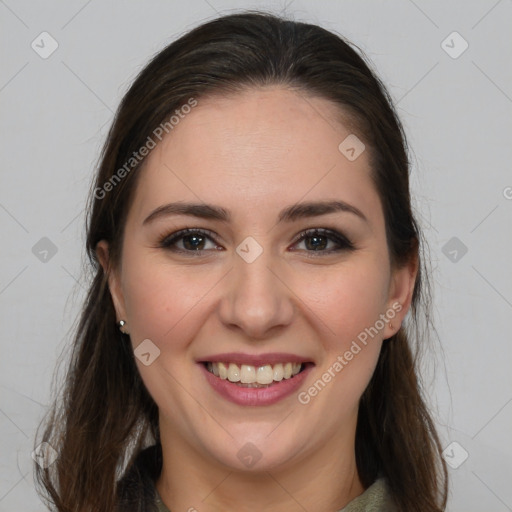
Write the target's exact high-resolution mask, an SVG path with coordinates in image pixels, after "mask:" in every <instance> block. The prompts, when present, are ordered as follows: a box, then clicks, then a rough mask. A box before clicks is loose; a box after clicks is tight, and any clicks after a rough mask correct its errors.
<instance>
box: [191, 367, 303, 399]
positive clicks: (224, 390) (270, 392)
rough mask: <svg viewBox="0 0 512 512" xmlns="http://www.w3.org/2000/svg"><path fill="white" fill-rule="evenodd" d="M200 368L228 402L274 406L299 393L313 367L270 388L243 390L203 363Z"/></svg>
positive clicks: (212, 385)
mask: <svg viewBox="0 0 512 512" xmlns="http://www.w3.org/2000/svg"><path fill="white" fill-rule="evenodd" d="M199 367H200V368H201V370H202V371H203V373H204V375H205V377H206V380H207V381H208V382H209V383H210V385H211V387H212V388H213V389H214V390H215V391H217V393H219V395H221V396H222V397H224V398H226V399H227V400H229V401H231V402H234V403H235V404H238V405H272V404H275V403H276V402H279V400H282V399H283V398H286V397H287V396H289V395H291V394H292V393H294V392H295V391H297V390H298V389H299V387H300V386H301V384H302V383H303V382H304V379H305V378H306V377H307V376H308V374H309V372H310V370H311V368H312V367H313V365H310V364H308V365H307V366H306V368H305V369H304V370H302V371H301V372H300V373H297V375H295V376H294V377H291V378H290V379H283V380H281V381H279V382H275V383H274V384H272V385H271V386H269V387H268V388H243V387H240V386H237V385H236V384H233V383H232V382H230V381H229V380H227V379H226V380H224V379H221V378H220V377H216V376H215V375H214V374H213V373H211V372H209V371H208V370H207V369H206V367H205V365H204V364H202V363H199Z"/></svg>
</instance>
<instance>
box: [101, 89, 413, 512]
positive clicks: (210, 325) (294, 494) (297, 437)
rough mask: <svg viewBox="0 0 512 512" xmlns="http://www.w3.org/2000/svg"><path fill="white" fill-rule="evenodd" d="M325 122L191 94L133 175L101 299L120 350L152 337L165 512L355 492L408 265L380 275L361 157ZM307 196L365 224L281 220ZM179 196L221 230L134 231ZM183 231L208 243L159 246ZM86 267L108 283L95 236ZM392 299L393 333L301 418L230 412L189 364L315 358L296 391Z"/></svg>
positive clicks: (235, 99) (312, 105) (200, 222)
mask: <svg viewBox="0 0 512 512" xmlns="http://www.w3.org/2000/svg"><path fill="white" fill-rule="evenodd" d="M335 112H336V110H335V107H334V106H333V104H331V103H330V102H329V101H328V100H325V99H322V98H318V97H309V96H308V97H306V96H304V95H303V94H299V93H297V92H294V91H292V90H288V89H285V88H281V87H266V88H261V89H250V90H246V91H244V92H242V93H239V94H236V95H230V96H228V97H218V96H217V97H211V98H208V99H199V100H198V106H197V107H195V108H194V109H193V110H192V111H191V113H189V114H188V115H187V116H185V118H184V119H182V120H180V122H179V124H178V125H177V126H176V127H175V128H174V130H173V131H172V132H170V133H169V135H167V137H166V138H164V139H163V141H162V142H161V143H159V144H158V145H157V147H156V148H155V149H154V150H152V152H151V153H150V155H149V156H148V159H147V161H146V166H145V167H144V169H143V170H142V173H143V176H142V179H141V181H140V182H139V184H138V187H137V190H136V194H135V199H134V201H133V203H132V205H131V208H130V211H129V214H128V218H127V223H126V226H125V237H124V243H123V248H122V259H121V265H120V266H119V268H116V269H115V270H114V271H112V272H111V273H110V275H109V286H110V291H111V294H112V299H113V302H114V305H115V308H116V313H117V317H118V320H119V319H124V320H125V321H126V322H127V328H128V331H129V333H130V337H131V341H132V345H133V347H134V348H136V347H137V346H138V345H139V344H140V343H141V342H142V341H143V340H145V339H150V340H151V341H152V342H153V343H154V344H155V345H156V346H157V347H158V348H159V350H160V355H159V357H157V358H156V359H155V360H154V362H153V363H152V364H150V365H149V366H145V365H143V364H142V363H141V361H140V360H139V359H137V358H136V362H137V365H138V369H139V371H140V374H141V376H142V379H143V381H144V383H145V385H146V386H147V389H148V390H149V392H150V394H151V395H152V397H153V398H154V400H155V402H156V403H157V405H158V407H159V411H160V420H159V421H160V431H161V441H162V448H163V459H164V462H163V468H162V473H161V475H160V477H159V479H158V480H157V483H156V486H157V489H158V491H159V493H160V495H161V496H162V498H163V501H164V502H165V504H166V505H167V506H168V508H170V509H171V510H172V511H173V512H174V511H177V510H184V511H185V510H193V509H191V507H194V508H195V509H196V510H198V511H221V510H224V511H225V510H237V511H254V510H270V509H272V510H280V511H283V512H287V511H297V510H315V511H318V512H332V511H334V510H339V509H340V508H342V507H343V506H345V505H346V504H347V503H348V502H349V501H351V500H352V499H354V498H355V497H357V496H358V495H360V494H361V493H362V492H363V491H364V488H363V486H362V484H361V482H360V480H359V477H358V474H357V469H356V463H355V452H354V439H355V428H356V421H357V407H358V401H359V399H360V397H361V395H362V393H363V391H364V389H365V388H366V386H367V384H368V382H369V380H370V378H371V376H372V373H373V371H374V368H375V365H376V362H377V359H378V355H379V351H380V348H381V345H382V342H383V340H384V339H387V338H389V337H391V336H392V335H393V334H394V333H395V332H396V331H397V330H398V328H399V327H400V324H401V322H402V320H403V318H404V317H405V315H406V313H407V310H408V309H409V306H410V301H411V297H412V291H413V287H414V281H415V278H416V272H417V266H416V261H412V262H411V263H410V264H409V265H408V266H405V267H403V268H401V269H392V268H391V266H390V261H389V256H388V248H387V243H386V238H385V225H384V216H383V212H382V207H381V204H380V200H379V196H378V194H377V191H376V190H375V188H374V185H373V183H372V181H371V179H370V168H369V164H368V154H367V153H368V151H365V152H363V153H362V154H361V156H359V158H357V159H356V160H355V161H353V162H350V161H349V160H348V159H347V158H346V157H345V156H344V155H343V154H342V153H341V152H340V151H339V150H338V145H339V144H340V142H341V141H343V140H344V139H345V137H347V135H349V134H350V133H351V132H350V130H349V129H348V128H346V127H345V126H344V125H342V124H341V123H340V122H339V118H338V119H335V117H334V114H335ZM320 200H343V201H345V202H347V203H350V204H351V205H353V206H355V207H356V208H358V209H359V210H360V211H361V212H362V213H363V214H364V215H365V216H366V218H367V222H365V221H364V220H362V219H360V218H359V217H357V216H356V215H353V214H351V213H346V212H335V213H329V214H326V215H322V216H318V217H310V218H305V219H299V220H296V221H294V222H289V223H286V222H283V223H277V216H278V213H279V211H280V210H281V209H283V208H284V207H286V206H289V205H293V204H295V203H297V202H304V201H320ZM174 201H191V202H206V203H208V204H215V205H218V206H221V207H223V208H225V209H228V210H229V211H230V212H231V215H232V220H231V221H230V222H229V223H223V222H221V221H218V220H210V219H208V220H206V219H199V218H195V217H191V216H183V215H173V216H168V217H163V218H159V219H157V220H155V221H154V222H151V223H149V224H147V225H145V226H143V224H142V223H143V221H144V219H145V218H146V217H147V216H148V215H149V214H150V213H151V212H152V211H153V210H154V209H155V208H157V207H159V206H161V205H164V204H166V203H169V202H174ZM186 227H189V228H203V229H207V230H210V231H212V232H213V234H214V237H212V239H208V238H206V239H205V240H204V245H203V246H201V247H202V248H203V249H204V251H203V253H202V254H200V255H199V256H197V255H196V256H194V254H192V253H193V250H191V249H190V245H188V247H189V253H187V254H182V253H176V252H172V251H171V250H170V249H168V248H167V249H165V248H160V247H158V241H159V237H161V236H164V235H168V234H171V233H173V232H176V231H178V230H181V229H183V228H186ZM310 228H326V229H332V230H336V231H338V232H340V233H341V234H343V235H345V236H346V237H348V238H349V240H351V241H352V242H353V243H354V245H355V247H356V249H355V250H354V251H346V250H342V251H339V252H329V249H332V248H336V247H337V244H336V242H335V241H329V239H325V238H322V239H321V242H322V243H328V244H329V245H328V246H322V249H320V251H314V250H313V248H312V244H311V238H309V239H306V240H303V241H300V242H297V243H296V242H295V240H296V236H297V235H298V234H300V233H302V232H303V231H304V230H306V229H310ZM248 236H252V237H253V238H254V239H255V240H256V241H257V242H258V243H259V244H260V246H261V247H262V249H263V253H262V254H261V255H260V256H259V257H258V258H257V259H256V260H255V261H254V262H252V263H248V262H246V261H245V260H244V259H242V258H241V257H240V256H239V255H238V254H237V253H236V252H235V249H236V248H237V246H238V245H239V244H240V243H241V242H242V241H243V240H244V239H245V238H246V237H248ZM308 240H309V242H308ZM189 242H190V240H189ZM183 244H184V240H183V239H181V240H180V241H178V243H177V247H178V248H180V249H182V250H186V247H185V246H184V245H183ZM215 248H221V250H215ZM322 251H323V252H322ZM97 254H98V257H99V259H100V261H101V264H102V265H103V267H104V269H105V270H106V269H107V264H108V244H107V242H106V241H104V240H103V241H101V242H100V243H99V244H98V247H97ZM196 254H197V253H196ZM397 302H398V303H400V304H401V305H402V309H401V311H400V312H399V313H397V314H396V316H395V318H394V319H393V320H392V324H393V327H392V328H390V326H389V324H386V325H385V327H384V328H383V329H382V330H380V331H379V334H378V335H377V336H375V337H374V338H373V339H371V341H370V342H369V343H368V344H367V345H366V346H365V347H364V348H363V349H362V350H361V352H359V353H358V354H357V355H356V356H354V358H353V359H352V360H351V361H350V362H349V363H348V364H347V365H346V366H345V367H344V368H343V370H342V371H341V372H339V373H337V374H336V376H335V377H334V378H333V379H332V380H331V382H329V383H328V384H327V385H326V386H325V387H324V389H322V391H321V392H319V393H318V395H317V396H315V397H313V398H312V399H311V401H310V402H309V403H308V404H306V405H303V404H301V403H299V401H298V400H297V394H296V393H294V394H292V395H291V396H289V397H287V398H285V399H283V400H281V401H280V402H278V403H276V404H273V405H270V406H253V407H249V406H240V405H236V404H234V403H231V402H229V401H227V400H225V399H224V398H222V397H220V396H219V395H218V394H217V393H216V392H215V391H213V390H212V388H211V387H210V385H209V384H208V383H207V381H206V379H205V378H204V376H203V374H202V373H201V371H200V370H199V368H198V367H197V364H196V362H195V361H196V360H197V359H200V358H201V357H202V356H205V355H211V354H214V353H221V352H235V351H236V352H245V353H249V354H260V353H263V352H291V353H294V354H299V355H301V356H303V357H304V359H305V360H310V361H314V363H315V367H314V368H313V370H312V371H311V373H310V375H309V376H308V378H307V380H306V382H305V383H304V384H303V386H302V387H301V389H300V390H299V391H304V390H307V389H308V388H309V387H310V386H311V385H312V384H313V383H314V382H315V381H316V380H317V379H319V378H320V377H321V375H322V374H323V373H324V372H325V371H326V370H327V369H328V368H329V367H332V365H333V363H334V362H335V361H336V359H337V357H338V356H339V355H340V354H344V353H345V352H346V351H347V350H348V349H349V347H350V345H351V343H352V341H353V340H355V339H356V338H357V336H358V334H359V333H361V332H362V331H364V329H365V328H368V327H370V326H373V325H374V324H375V322H376V320H377V319H378V318H379V315H380V314H383V313H385V312H386V311H387V310H389V308H391V307H392V305H393V304H394V303H395V304H396V303H397ZM248 442H251V443H253V444H254V445H255V446H256V447H257V449H258V450H259V452H260V453H261V459H260V460H259V461H258V462H257V464H255V465H254V466H252V467H251V468H248V467H246V466H245V465H244V464H243V463H242V462H241V461H240V460H239V458H238V457H237V452H238V450H240V449H241V448H242V447H243V446H244V445H245V444H246V443H248Z"/></svg>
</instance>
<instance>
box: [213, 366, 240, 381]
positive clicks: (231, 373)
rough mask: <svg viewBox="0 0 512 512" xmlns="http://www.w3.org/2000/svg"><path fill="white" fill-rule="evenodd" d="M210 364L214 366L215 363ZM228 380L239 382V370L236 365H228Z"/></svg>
mask: <svg viewBox="0 0 512 512" xmlns="http://www.w3.org/2000/svg"><path fill="white" fill-rule="evenodd" d="M212 364H215V363H212ZM228 380H229V381H230V382H239V381H240V368H239V367H238V366H237V365H236V364H233V363H229V367H228Z"/></svg>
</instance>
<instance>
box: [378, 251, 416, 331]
mask: <svg viewBox="0 0 512 512" xmlns="http://www.w3.org/2000/svg"><path fill="white" fill-rule="evenodd" d="M417 275H418V243H416V246H415V249H414V251H413V254H412V256H411V258H410V259H409V261H408V262H407V263H406V264H405V265H404V266H402V267H400V268H395V269H393V270H392V274H391V279H390V285H389V294H388V304H387V305H388V308H390V309H392V310H394V311H395V312H396V314H395V317H394V318H393V319H391V318H390V320H389V322H391V324H392V326H393V327H392V329H390V328H389V324H387V325H386V332H385V333H384V339H387V338H390V337H391V336H393V335H394V334H396V333H397V332H398V330H399V329H400V327H401V325H402V322H403V321H404V318H405V316H406V315H407V312H408V311H409V308H410V306H411V302H412V296H413V292H414V285H415V284H416V277H417Z"/></svg>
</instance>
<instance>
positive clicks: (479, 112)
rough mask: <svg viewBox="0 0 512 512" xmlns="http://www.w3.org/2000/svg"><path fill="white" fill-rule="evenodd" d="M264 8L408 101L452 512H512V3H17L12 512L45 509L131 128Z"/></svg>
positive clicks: (12, 55) (10, 189)
mask: <svg viewBox="0 0 512 512" xmlns="http://www.w3.org/2000/svg"><path fill="white" fill-rule="evenodd" d="M246 7H251V8H266V9H269V10H271V11H274V12H281V13H283V12H284V13H287V14H289V15H291V16H293V17H294V18H296V19H299V20H305V21H311V22H314V23H318V24H320V25H323V26H324V27H326V28H328V29H332V30H336V31H338V32H339V33H341V34H343V35H345V36H346V37H348V38H349V39H351V40H352V41H354V42H355V43H356V44H358V45H359V46H360V47H361V48H362V49H363V50H364V51H366V52H367V54H368V55H369V56H370V58H371V59H372V60H373V62H374V63H375V66H376V68H377V70H378V71H379V73H380V76H381V77H382V78H383V80H384V82H385V83H386V84H387V86H388V87H389V90H390V92H391V93H392V95H393V97H394V98H395V101H396V102H397V104H398V110H399V114H400V116H401V118H402V120H403V122H404V124H405V127H406V130H407V133H408V134H409V140H410V143H411V146H412V149H413V151H414V153H413V162H414V166H413V175H412V186H413V194H414V196H415V206H416V209H417V211H418V215H419V217H420V221H421V224H422V226H423V228H424V230H425V235H426V237H427V239H428V241H429V245H430V248H431V257H432V263H433V269H434V283H435V297H434V298H435V321H436V325H437V329H438V332H439V336H440V341H441V345H442V350H440V349H438V350H437V351H436V354H433V355H432V356H431V358H430V360H429V361H433V360H434V359H436V360H437V366H436V371H435V373H434V372H433V371H432V368H433V365H432V364H430V363H429V364H428V365H426V366H427V368H426V369H427V370H428V371H427V372H426V374H427V390H428V393H429V395H430V397H431V402H432V406H433V408H434V412H435V415H436V418H437V424H438V426H439V431H440V434H441V436H442V439H443V447H449V445H450V443H452V442H455V443H457V444H455V445H451V446H450V447H449V448H448V450H447V460H448V459H449V461H450V462H451V464H452V465H453V466H454V468H450V476H451V482H452V488H451V495H450V504H449V510H450V511H464V512H482V511H485V512H502V511H510V510H512V486H511V485H510V483H511V482H512V462H511V461H512V441H511V436H510V433H511V432H512V428H511V427H512V377H511V370H510V364H511V361H512V357H511V356H512V348H511V346H512V345H511V341H512V340H511V334H510V324H511V322H510V320H511V312H512V311H511V308H512V267H511V265H510V254H511V249H512V241H511V232H512V230H511V226H512V222H511V221H512V173H511V164H510V162H511V161H512V144H511V141H510V135H511V133H512V131H511V128H512V126H511V124H512V122H511V120H512V117H511V114H512V70H511V65H510V62H511V56H512V1H511V0H499V1H496V0H481V1H475V0H474V1H471V2H451V3H449V2H444V1H440V0H436V1H429V2H427V1H420V0H415V1H412V0H395V1H392V2H383V1H368V2H361V1H356V0H353V1H334V0H331V1H327V0H324V1H316V2H313V1H301V0H295V1H293V2H290V1H289V2H288V4H287V5H286V4H285V3H283V2H259V3H258V2H246V1H240V2H234V1H223V0H208V1H206V0H189V1H187V2H186V4H185V6H184V5H183V3H178V2H170V1H168V2H164V1H157V0H153V1H148V2H144V3H143V2H135V1H129V2H120V1H119V2H114V1H99V0H90V1H86V0H74V1H67V2H60V3H59V2H52V1H46V2H35V1H14V0H0V20H1V30H0V38H1V40H0V48H1V49H2V60H1V63H2V65H1V67H0V112H1V115H0V124H1V134H2V136H1V138H0V144H1V155H2V162H1V174H0V176H1V186H0V236H1V266H0V308H1V318H0V328H1V341H0V342H1V357H0V369H1V371H0V392H1V395H0V396H1V403H0V453H1V460H0V510H1V511H13V510H16V511H21V510H23V511H26V512H31V511H42V510H44V507H43V505H42V503H40V502H39V500H38V497H37V495H36V493H35V491H34V484H33V475H32V470H31V467H32V466H31V465H32V460H31V458H30V457H31V452H32V447H33V435H34V432H35V428H36V426H37V424H38V422H39V420H40V418H41V416H42V413H43V412H44V410H45V408H46V407H47V406H48V404H49V403H50V400H51V397H52V393H51V382H52V375H53V372H54V369H55V367H56V364H57V360H58V358H59V356H60V355H61V351H62V350H63V349H64V348H65V347H66V345H68V344H69V340H70V333H71V329H72V327H73V322H74V321H75V318H76V314H77V312H78V310H79V308H80V305H81V301H82V299H83V296H84V291H85V289H86V274H84V273H83V270H82V261H83V256H82V255H83V251H82V248H83V243H84V240H83V238H84V236H83V224H84V212H83V208H84V206H85V198H86V192H87V190H88V187H89V183H90V180H91V176H92V174H93V170H94V166H95V163H96V161H97V158H98V155H99V150H100V146H101V144H102V142H103V140H104V138H105V136H106V133H107V129H108V126H109V123H110V122H111V120H112V117H113V112H114V111H115V109H116V108H117V105H118V103H119V101H120V99H121V97H122V95H123V93H124V92H125V91H126V89H127V87H128V86H129V84H130V82H131V80H132V79H133V78H134V77H135V75H136V73H137V72H138V71H139V70H140V68H141V66H142V65H143V64H145V63H146V62H147V60H148V59H149V58H150V56H152V55H153V54H154V53H155V52H157V51H158V50H159V49H161V48H162V47H163V46H164V45H166V44H167V43H169V42H170V41H171V40H173V39H175V38H176V37H178V36H179V35H181V34H182V33H183V32H185V31H187V30H188V29H190V28H191V27H193V26H195V25H197V24H198V23H200V22H201V21H204V20H207V19H211V18H213V17H216V16H217V15H218V14H220V13H227V12H230V11H232V10H233V9H238V8H246ZM43 31H47V32H48V33H49V34H51V36H52V37H53V38H54V39H55V40H56V41H57V43H58V48H57V50H56V51H55V52H54V53H53V54H52V55H50V56H49V57H48V58H46V59H43V58H42V57H41V56H40V54H38V53H36V51H34V50H33V49H32V47H31V43H32V41H35V43H34V44H39V48H38V50H39V52H43V51H48V50H49V49H50V48H51V46H50V40H49V39H45V40H44V41H43V43H41V37H38V36H39V34H41V32H43ZM454 31H457V32H458V33H459V34H460V35H461V36H462V38H463V39H464V40H465V41H467V43H468V44H469V47H468V48H467V50H466V51H465V52H464V53H462V54H461V55H458V53H460V51H461V50H462V49H463V48H464V46H463V45H464V41H463V40H462V39H460V38H458V36H450V37H448V36H449V35H450V34H452V32H454ZM44 37H46V36H44ZM447 37H448V39H447ZM445 40H446V42H445V43H444V44H442V42H443V41H445ZM43 46H44V48H42V47H43ZM449 53H451V55H449ZM454 56H456V57H457V58H454ZM44 237H46V238H47V239H49V240H50V241H51V244H49V242H48V240H43V241H41V239H42V238H44ZM52 244H53V245H54V248H53V252H55V250H56V253H55V254H53V252H52V250H51V248H52V247H53V245H52ZM48 248H50V249H49V252H48V253H47V254H46V253H44V250H47V249H48ZM464 248H467V253H465V254H464V251H465V250H466V249H464ZM507 262H508V263H507ZM62 370H63V368H62V369H61V376H62ZM466 452H467V454H469V456H468V458H467V459H466V460H464V457H465V454H466Z"/></svg>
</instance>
